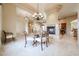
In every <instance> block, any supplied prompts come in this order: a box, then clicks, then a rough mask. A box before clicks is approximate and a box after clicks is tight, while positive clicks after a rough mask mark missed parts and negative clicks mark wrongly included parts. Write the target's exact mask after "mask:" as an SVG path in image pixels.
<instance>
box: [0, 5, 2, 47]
mask: <svg viewBox="0 0 79 59" xmlns="http://www.w3.org/2000/svg"><path fill="white" fill-rule="evenodd" d="M1 31H2V6H1V5H0V46H1Z"/></svg>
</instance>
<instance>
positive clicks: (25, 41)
mask: <svg viewBox="0 0 79 59" xmlns="http://www.w3.org/2000/svg"><path fill="white" fill-rule="evenodd" d="M26 44H27V38H26V36H25V47H26Z"/></svg>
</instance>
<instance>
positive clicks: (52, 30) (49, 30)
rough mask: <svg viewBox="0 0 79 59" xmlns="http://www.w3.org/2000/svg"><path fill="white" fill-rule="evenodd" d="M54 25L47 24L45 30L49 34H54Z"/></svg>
mask: <svg viewBox="0 0 79 59" xmlns="http://www.w3.org/2000/svg"><path fill="white" fill-rule="evenodd" d="M55 31H56V30H55V26H47V32H48V33H49V34H55Z"/></svg>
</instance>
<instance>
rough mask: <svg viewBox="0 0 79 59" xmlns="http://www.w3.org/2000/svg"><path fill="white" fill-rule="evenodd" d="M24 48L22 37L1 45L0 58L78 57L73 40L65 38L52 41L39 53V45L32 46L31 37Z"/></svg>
mask: <svg viewBox="0 0 79 59" xmlns="http://www.w3.org/2000/svg"><path fill="white" fill-rule="evenodd" d="M27 39H28V43H27V46H26V48H25V47H24V45H25V42H24V37H19V38H18V39H17V40H16V41H13V42H10V43H7V44H6V45H3V46H2V48H1V49H0V55H1V56H78V55H79V47H78V45H77V41H76V40H75V39H71V38H69V37H67V36H64V37H63V38H60V39H58V40H55V39H53V42H52V43H51V44H49V46H48V47H45V46H44V50H43V51H41V47H40V45H38V46H37V47H33V46H32V40H33V38H32V37H28V38H27Z"/></svg>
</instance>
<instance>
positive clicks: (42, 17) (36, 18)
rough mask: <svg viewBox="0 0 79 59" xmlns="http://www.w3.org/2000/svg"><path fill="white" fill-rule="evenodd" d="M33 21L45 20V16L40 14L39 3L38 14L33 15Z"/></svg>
mask: <svg viewBox="0 0 79 59" xmlns="http://www.w3.org/2000/svg"><path fill="white" fill-rule="evenodd" d="M33 19H35V20H43V19H44V15H43V14H42V13H41V12H39V3H37V12H36V13H34V14H33Z"/></svg>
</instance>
